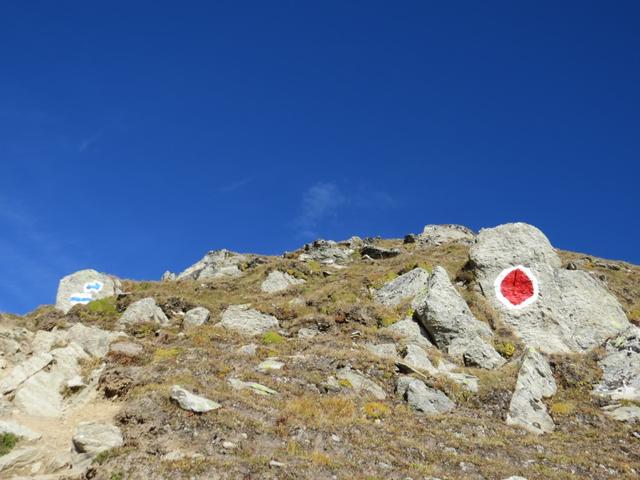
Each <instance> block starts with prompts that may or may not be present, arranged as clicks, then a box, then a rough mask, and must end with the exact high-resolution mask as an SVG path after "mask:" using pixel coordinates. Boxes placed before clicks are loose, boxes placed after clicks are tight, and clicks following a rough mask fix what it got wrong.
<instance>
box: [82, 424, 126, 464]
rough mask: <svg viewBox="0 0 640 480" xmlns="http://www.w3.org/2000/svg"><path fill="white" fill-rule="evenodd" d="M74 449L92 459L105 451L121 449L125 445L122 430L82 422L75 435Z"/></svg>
mask: <svg viewBox="0 0 640 480" xmlns="http://www.w3.org/2000/svg"><path fill="white" fill-rule="evenodd" d="M72 441H73V448H74V450H75V451H76V452H78V453H87V454H89V455H91V456H92V457H94V456H96V455H98V454H99V453H101V452H104V451H105V450H110V449H112V448H116V447H121V446H122V444H123V443H124V440H123V438H122V433H121V432H120V429H119V428H118V427H116V426H114V425H108V424H104V423H94V422H81V423H79V424H78V425H77V426H76V429H75V431H74V433H73V439H72Z"/></svg>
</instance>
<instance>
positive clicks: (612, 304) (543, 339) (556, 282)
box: [469, 223, 629, 353]
mask: <svg viewBox="0 0 640 480" xmlns="http://www.w3.org/2000/svg"><path fill="white" fill-rule="evenodd" d="M469 257H470V260H471V262H472V264H473V265H474V268H475V274H476V278H477V280H478V283H479V285H480V287H481V289H482V292H483V293H484V295H485V296H486V297H487V299H488V300H489V302H490V304H491V305H492V306H493V307H494V308H495V309H496V310H498V311H499V312H500V314H501V316H502V318H503V319H504V321H506V323H508V324H509V325H511V326H512V327H513V328H514V330H515V331H516V332H517V333H518V335H520V337H521V338H522V340H523V341H524V342H525V343H526V344H527V345H530V346H532V347H534V348H536V349H539V350H542V351H544V352H548V353H560V352H565V353H568V352H584V351H586V350H588V349H590V348H592V347H595V346H598V345H601V344H602V343H603V342H604V341H605V340H606V339H607V338H609V337H610V336H613V335H616V334H617V333H619V332H622V331H624V330H625V329H626V328H627V327H628V326H629V322H628V320H627V318H626V316H625V314H624V311H623V310H622V308H621V307H620V304H619V303H618V301H617V300H616V299H615V297H613V296H612V295H611V294H610V293H609V292H608V291H607V289H606V288H605V287H604V285H603V284H602V283H601V282H600V281H599V280H597V279H596V278H594V277H593V276H591V275H590V274H589V273H587V272H584V271H580V270H566V269H561V268H560V265H561V262H560V258H559V257H558V255H557V253H556V252H555V250H554V249H553V248H552V246H551V244H550V243H549V240H548V239H547V238H546V237H545V236H544V234H543V233H542V232H541V231H540V230H538V229H537V228H535V227H533V226H531V225H527V224H524V223H512V224H506V225H500V226H498V227H495V228H489V229H484V230H481V231H480V233H479V234H478V237H477V238H476V243H475V244H474V245H473V246H472V247H471V250H470V252H469ZM514 267H523V268H522V271H521V272H515V271H514V275H512V276H511V277H510V278H503V276H501V275H504V273H506V272H507V271H510V269H513V268H514ZM517 273H519V275H520V277H518V275H517ZM529 275H530V276H532V277H533V278H531V279H529V278H527V277H528V276H529ZM511 278H513V284H514V285H515V284H516V282H517V281H519V282H520V283H521V290H522V291H521V292H515V293H516V296H514V297H513V302H522V303H521V304H518V303H515V304H510V303H509V301H508V299H506V297H505V293H506V294H507V296H508V295H509V288H510V287H511V286H512V285H508V282H507V280H511Z"/></svg>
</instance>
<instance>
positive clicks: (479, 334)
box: [415, 267, 504, 368]
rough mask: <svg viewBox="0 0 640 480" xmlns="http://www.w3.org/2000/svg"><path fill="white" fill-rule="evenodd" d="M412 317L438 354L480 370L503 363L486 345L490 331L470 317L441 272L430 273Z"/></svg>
mask: <svg viewBox="0 0 640 480" xmlns="http://www.w3.org/2000/svg"><path fill="white" fill-rule="evenodd" d="M415 313H416V316H417V318H418V320H419V321H420V323H421V324H422V326H423V327H424V328H425V330H426V331H427V333H428V334H429V337H430V338H431V339H432V340H433V342H434V343H435V344H436V346H437V347H438V348H440V349H441V350H445V351H447V352H448V353H449V354H451V355H452V356H454V357H457V358H460V359H462V360H464V361H465V363H467V364H469V365H473V366H479V367H481V368H495V367H498V366H500V365H502V364H503V363H504V359H503V358H502V357H501V356H500V354H499V353H498V352H496V350H495V349H494V348H493V347H492V346H491V344H490V343H488V341H487V340H488V339H490V338H491V336H492V335H493V334H492V332H491V329H490V328H489V326H488V325H487V324H485V323H483V322H481V321H479V320H478V319H476V318H475V317H474V316H473V314H472V313H471V310H469V307H468V305H467V304H466V302H465V301H464V299H463V298H462V297H461V296H460V294H459V293H458V292H457V290H456V289H455V287H454V286H453V285H452V284H451V281H450V280H449V275H448V274H447V272H446V270H445V269H444V268H442V267H436V268H435V269H434V271H433V273H432V274H431V276H430V277H429V283H428V285H427V292H426V294H425V295H424V296H421V298H420V303H419V304H418V305H416V312H415Z"/></svg>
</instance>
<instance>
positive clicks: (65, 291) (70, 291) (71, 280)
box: [56, 270, 120, 313]
mask: <svg viewBox="0 0 640 480" xmlns="http://www.w3.org/2000/svg"><path fill="white" fill-rule="evenodd" d="M118 293H120V280H118V279H117V278H116V277H113V276H111V275H107V274H104V273H100V272H97V271H95V270H80V271H79V272H76V273H73V274H71V275H67V276H66V277H64V278H63V279H62V280H60V284H59V286H58V294H57V296H56V308H57V309H58V310H60V311H62V312H64V313H67V312H68V311H69V310H71V308H72V307H73V306H74V305H77V304H83V305H86V304H87V303H89V302H91V301H93V300H98V299H100V298H106V297H111V296H112V295H116V294H118Z"/></svg>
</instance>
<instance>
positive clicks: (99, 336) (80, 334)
mask: <svg viewBox="0 0 640 480" xmlns="http://www.w3.org/2000/svg"><path fill="white" fill-rule="evenodd" d="M124 337H126V335H125V334H124V333H122V332H111V331H109V330H102V329H101V328H98V327H94V326H90V327H87V326H85V325H83V324H82V323H76V324H75V325H74V326H73V327H71V328H70V329H69V330H68V334H67V338H68V340H69V341H71V342H75V343H77V344H78V345H80V346H81V347H82V348H83V349H84V351H85V352H87V353H88V354H89V355H91V356H92V357H98V358H102V357H104V356H105V355H106V354H107V352H109V346H110V345H111V343H112V342H114V341H115V340H116V339H118V338H124Z"/></svg>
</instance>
